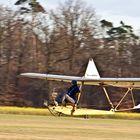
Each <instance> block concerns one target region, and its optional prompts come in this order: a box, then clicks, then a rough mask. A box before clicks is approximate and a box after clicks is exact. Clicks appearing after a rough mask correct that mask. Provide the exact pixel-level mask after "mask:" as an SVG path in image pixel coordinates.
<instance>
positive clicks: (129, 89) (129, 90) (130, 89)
mask: <svg viewBox="0 0 140 140" xmlns="http://www.w3.org/2000/svg"><path fill="white" fill-rule="evenodd" d="M132 90H133V88H128V90H127V91H126V93H125V94H124V96H123V97H122V98H121V100H120V101H119V103H118V104H117V106H116V107H115V111H117V108H118V107H119V106H120V104H121V103H122V101H123V100H124V98H125V97H126V96H127V95H128V93H129V92H130V93H131V97H132V102H133V106H135V100H134V96H133V92H132ZM128 110H129V109H128Z"/></svg>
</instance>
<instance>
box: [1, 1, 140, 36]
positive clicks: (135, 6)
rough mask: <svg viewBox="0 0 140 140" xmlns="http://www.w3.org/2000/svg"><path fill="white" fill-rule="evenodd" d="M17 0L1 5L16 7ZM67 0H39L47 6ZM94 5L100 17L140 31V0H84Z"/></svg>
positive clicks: (2, 2) (4, 2)
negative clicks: (122, 23)
mask: <svg viewBox="0 0 140 140" xmlns="http://www.w3.org/2000/svg"><path fill="white" fill-rule="evenodd" d="M15 1H17V0H0V5H6V6H10V7H15V6H14V3H15ZM64 1H65V0H38V2H40V3H41V4H42V5H43V6H44V7H46V8H55V7H57V5H58V4H59V3H60V2H61V3H63V2H64ZM82 1H85V2H86V3H87V5H90V6H91V7H93V8H94V9H95V11H96V15H97V16H98V17H99V18H100V19H106V20H108V21H111V22H113V23H114V25H115V26H118V25H119V23H120V21H123V22H124V23H126V24H127V25H131V26H132V27H133V28H134V30H135V31H136V32H139V33H140V10H139V9H140V6H139V5H140V0H82Z"/></svg>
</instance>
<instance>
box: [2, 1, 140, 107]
mask: <svg viewBox="0 0 140 140" xmlns="http://www.w3.org/2000/svg"><path fill="white" fill-rule="evenodd" d="M23 3H28V4H29V6H30V7H25V6H24V5H23ZM15 5H17V7H18V10H16V11H15V10H12V9H9V8H5V7H3V6H0V10H1V11H2V12H1V13H2V14H1V15H0V72H1V75H0V105H17V106H35V107H41V106H42V102H43V99H50V96H51V91H52V89H53V88H54V87H55V88H56V87H57V88H58V89H59V92H64V91H63V89H64V88H66V87H67V86H68V84H66V83H58V82H51V81H46V80H45V81H42V80H32V79H22V78H19V75H20V73H23V72H40V73H51V74H63V75H76V76H83V75H84V72H85V69H86V66H87V62H88V59H89V58H90V57H92V58H93V59H94V61H95V63H96V65H97V67H98V69H99V73H100V75H101V76H102V77H139V75H140V71H139V67H140V66H139V65H140V64H139V59H140V56H139V51H140V44H139V37H138V36H136V35H135V33H134V31H133V27H132V26H130V25H127V24H125V23H124V22H123V21H120V26H115V27H114V26H113V23H112V22H110V21H107V20H105V19H102V20H99V18H98V17H97V15H96V11H95V9H94V8H92V7H89V6H87V5H86V3H84V2H82V1H78V0H66V1H65V2H64V3H61V4H60V5H59V6H58V7H57V8H56V9H53V10H48V9H47V10H46V9H44V8H43V6H42V5H40V3H39V2H37V1H36V0H31V1H26V0H18V1H17V2H16V3H15ZM109 90H111V91H112V94H111V97H112V98H114V102H115V101H116V100H118V99H119V97H120V96H121V95H120V96H118V94H117V95H114V94H113V93H115V92H120V90H119V91H118V89H117V90H116V89H114V88H111V89H109ZM121 91H123V89H122V90H121ZM98 92H100V93H98ZM85 93H88V94H83V95H82V97H81V102H82V105H91V104H93V105H94V106H97V104H100V106H101V107H104V108H105V107H106V106H105V105H104V103H106V100H105V99H104V95H103V94H102V91H101V89H98V88H97V87H90V86H89V87H86V91H85ZM96 98H98V99H99V100H97V101H95V99H96ZM100 98H101V99H102V100H100ZM136 102H137V103H138V102H139V98H138V97H137V96H136Z"/></svg>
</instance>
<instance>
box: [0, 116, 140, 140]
mask: <svg viewBox="0 0 140 140" xmlns="http://www.w3.org/2000/svg"><path fill="white" fill-rule="evenodd" d="M139 127H140V121H139V120H122V119H121V120H120V119H95V118H90V119H82V118H73V117H53V116H36V115H15V114H13V115H12V114H0V139H1V140H61V139H62V140H76V139H79V140H85V139H86V140H139V138H140V133H139Z"/></svg>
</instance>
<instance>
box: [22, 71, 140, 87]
mask: <svg viewBox="0 0 140 140" xmlns="http://www.w3.org/2000/svg"><path fill="white" fill-rule="evenodd" d="M20 75H21V76H22V77H28V78H35V79H45V80H52V81H63V82H71V81H72V80H77V82H78V84H81V83H82V82H83V83H84V85H97V86H115V87H127V88H128V87H131V88H140V78H97V79H95V78H87V77H78V76H65V75H53V74H40V73H22V74H20Z"/></svg>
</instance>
